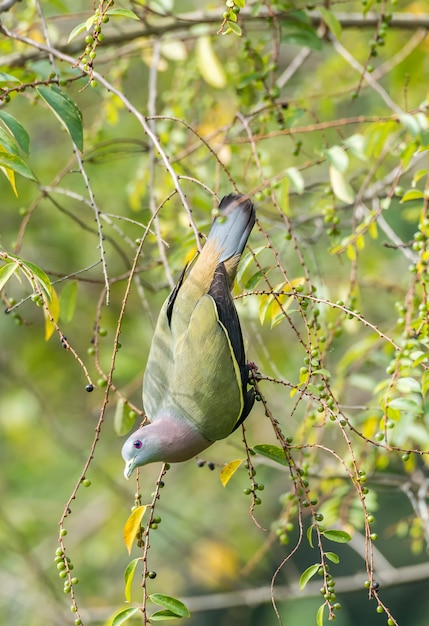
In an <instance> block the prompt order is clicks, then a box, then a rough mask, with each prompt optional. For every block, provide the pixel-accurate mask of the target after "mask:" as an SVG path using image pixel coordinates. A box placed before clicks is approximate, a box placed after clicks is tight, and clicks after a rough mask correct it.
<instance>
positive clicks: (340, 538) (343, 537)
mask: <svg viewBox="0 0 429 626" xmlns="http://www.w3.org/2000/svg"><path fill="white" fill-rule="evenodd" d="M322 535H323V536H324V537H326V539H329V541H335V543H348V542H349V541H351V540H352V538H351V536H350V535H349V533H346V531H345V530H324V531H323V532H322Z"/></svg>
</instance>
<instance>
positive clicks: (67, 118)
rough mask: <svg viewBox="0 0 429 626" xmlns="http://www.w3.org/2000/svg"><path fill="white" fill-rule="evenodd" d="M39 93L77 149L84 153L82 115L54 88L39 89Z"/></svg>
mask: <svg viewBox="0 0 429 626" xmlns="http://www.w3.org/2000/svg"><path fill="white" fill-rule="evenodd" d="M37 91H38V93H39V94H40V96H41V97H42V98H43V100H44V101H45V102H46V104H47V105H48V106H49V108H50V109H51V111H52V112H53V113H54V114H55V116H56V117H57V119H58V120H59V121H60V122H61V124H62V125H63V126H64V127H65V129H66V130H67V132H68V133H69V135H70V137H71V138H72V141H73V142H74V143H75V145H76V146H77V148H78V149H79V150H80V151H81V152H82V151H83V129H82V113H81V112H80V109H79V108H78V107H77V105H76V103H75V102H74V101H73V100H72V99H71V98H70V97H69V96H68V95H67V94H65V93H64V92H62V91H60V90H59V89H57V88H53V87H37Z"/></svg>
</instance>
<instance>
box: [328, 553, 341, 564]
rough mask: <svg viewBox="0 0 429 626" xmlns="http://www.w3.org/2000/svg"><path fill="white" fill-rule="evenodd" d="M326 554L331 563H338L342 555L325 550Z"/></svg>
mask: <svg viewBox="0 0 429 626" xmlns="http://www.w3.org/2000/svg"><path fill="white" fill-rule="evenodd" d="M325 556H326V558H327V559H329V560H330V561H331V563H336V564H337V565H338V563H339V562H340V557H339V556H338V554H335V552H325Z"/></svg>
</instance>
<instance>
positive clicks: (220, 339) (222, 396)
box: [170, 294, 244, 441]
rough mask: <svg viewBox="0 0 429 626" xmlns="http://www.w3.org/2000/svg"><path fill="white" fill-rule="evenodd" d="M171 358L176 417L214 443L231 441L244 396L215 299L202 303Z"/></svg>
mask: <svg viewBox="0 0 429 626" xmlns="http://www.w3.org/2000/svg"><path fill="white" fill-rule="evenodd" d="M173 360H174V367H173V376H172V379H171V380H170V393H171V401H172V402H173V403H174V413H175V414H176V415H177V416H178V417H180V418H185V419H187V420H188V421H189V422H191V423H193V424H194V426H195V427H196V428H197V429H198V431H199V432H200V433H201V434H202V435H203V436H204V437H206V439H209V440H210V441H215V440H217V439H223V438H224V437H227V436H228V435H229V434H230V433H231V432H232V430H233V429H234V428H235V426H236V424H237V422H238V421H239V420H240V417H241V415H242V412H243V407H244V398H243V392H242V381H241V373H240V368H239V365H238V363H237V359H236V357H235V354H234V349H233V347H232V344H231V341H230V339H229V336H228V331H227V329H226V327H225V326H224V324H223V323H222V321H221V320H220V319H219V313H218V309H217V306H216V302H215V300H214V299H213V297H212V296H211V295H209V294H206V295H204V296H203V297H202V298H200V299H199V301H198V303H197V305H196V306H195V308H194V311H193V313H192V315H191V318H190V320H189V325H188V327H187V329H186V331H185V332H184V333H182V334H181V335H180V337H178V338H177V340H176V341H175V343H174V357H173Z"/></svg>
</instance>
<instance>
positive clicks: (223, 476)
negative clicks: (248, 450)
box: [220, 459, 244, 487]
mask: <svg viewBox="0 0 429 626" xmlns="http://www.w3.org/2000/svg"><path fill="white" fill-rule="evenodd" d="M243 461H244V459H236V460H235V461H230V462H229V463H227V464H226V465H224V466H223V467H222V469H221V472H220V480H221V483H222V485H223V486H224V487H226V485H227V484H228V483H229V481H230V480H231V478H232V477H233V476H234V474H235V472H236V471H237V470H238V468H239V467H240V465H241V464H242V463H243Z"/></svg>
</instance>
